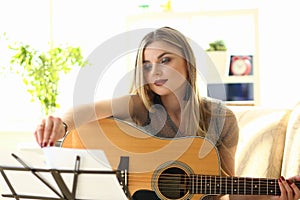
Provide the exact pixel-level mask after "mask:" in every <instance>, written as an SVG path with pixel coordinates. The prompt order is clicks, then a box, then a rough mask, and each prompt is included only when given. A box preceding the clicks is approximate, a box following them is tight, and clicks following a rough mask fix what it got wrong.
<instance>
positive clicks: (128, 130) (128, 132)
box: [61, 118, 300, 200]
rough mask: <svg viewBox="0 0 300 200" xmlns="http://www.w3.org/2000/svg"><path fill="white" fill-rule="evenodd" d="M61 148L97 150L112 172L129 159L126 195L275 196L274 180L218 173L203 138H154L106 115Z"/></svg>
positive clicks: (214, 157)
mask: <svg viewBox="0 0 300 200" xmlns="http://www.w3.org/2000/svg"><path fill="white" fill-rule="evenodd" d="M61 146H62V147H65V148H85V149H87V150H89V149H102V150H104V152H105V154H106V156H107V158H108V160H109V162H110V164H111V166H112V168H113V169H116V170H117V169H118V167H119V166H120V158H124V157H126V158H128V161H129V162H128V163H127V165H128V166H127V168H128V169H126V170H127V172H128V177H127V178H126V184H127V189H128V194H127V195H128V196H131V195H132V194H134V193H135V192H136V191H138V190H153V191H155V193H156V194H157V196H158V197H159V198H160V199H177V200H188V199H192V200H195V199H202V198H204V197H205V196H206V195H218V194H233V195H279V194H280V189H279V185H278V182H277V179H270V178H252V177H227V176H225V177H224V176H221V170H220V158H219V154H218V151H217V149H216V147H215V146H214V145H213V144H212V143H211V142H210V141H208V140H206V139H205V138H202V137H184V138H173V139H166V138H158V137H155V136H153V135H150V134H148V133H146V132H145V131H143V130H142V129H140V128H138V127H137V126H134V125H132V124H130V123H127V122H124V121H121V120H117V119H114V118H109V119H103V120H99V121H95V122H91V123H89V124H86V125H83V126H81V127H79V128H77V129H76V130H73V131H71V132H70V133H69V134H68V135H67V136H66V137H65V139H64V140H63V141H62V145H61ZM296 184H297V186H298V187H299V186H300V183H299V182H296Z"/></svg>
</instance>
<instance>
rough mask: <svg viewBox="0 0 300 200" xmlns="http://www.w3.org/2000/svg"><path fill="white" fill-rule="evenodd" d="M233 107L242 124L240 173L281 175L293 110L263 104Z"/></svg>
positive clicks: (238, 157)
mask: <svg viewBox="0 0 300 200" xmlns="http://www.w3.org/2000/svg"><path fill="white" fill-rule="evenodd" d="M232 110H233V111H234V112H235V114H236V117H237V120H238V123H239V127H240V134H239V142H238V147H237V152H236V175H237V176H248V177H267V178H277V177H279V176H280V173H281V164H282V158H283V149H284V144H285V133H286V127H287V122H288V117H289V110H288V109H275V108H263V107H247V108H243V109H235V108H233V109H232Z"/></svg>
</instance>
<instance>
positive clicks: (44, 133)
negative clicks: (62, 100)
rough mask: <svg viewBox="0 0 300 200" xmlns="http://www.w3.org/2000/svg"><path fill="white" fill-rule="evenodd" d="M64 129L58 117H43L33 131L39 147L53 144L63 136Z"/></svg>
mask: <svg viewBox="0 0 300 200" xmlns="http://www.w3.org/2000/svg"><path fill="white" fill-rule="evenodd" d="M65 133H66V129H65V125H64V123H63V121H62V120H61V118H59V117H53V116H49V117H47V118H44V119H43V120H42V121H41V123H40V124H39V125H38V126H37V128H36V130H35V131H34V136H35V139H36V141H37V143H38V144H39V145H40V146H41V147H47V146H53V145H54V144H55V142H56V141H57V140H59V139H61V138H63V137H64V136H65Z"/></svg>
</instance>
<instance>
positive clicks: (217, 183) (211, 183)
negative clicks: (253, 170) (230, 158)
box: [190, 175, 300, 195]
mask: <svg viewBox="0 0 300 200" xmlns="http://www.w3.org/2000/svg"><path fill="white" fill-rule="evenodd" d="M296 185H297V186H298V187H299V186H300V183H299V182H296ZM190 187H191V188H190V192H191V193H192V194H233V195H280V188H279V185H278V182H277V179H268V178H248V177H220V176H207V175H191V176H190Z"/></svg>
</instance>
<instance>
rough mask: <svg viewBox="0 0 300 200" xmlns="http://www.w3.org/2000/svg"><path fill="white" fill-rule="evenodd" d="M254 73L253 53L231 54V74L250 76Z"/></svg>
mask: <svg viewBox="0 0 300 200" xmlns="http://www.w3.org/2000/svg"><path fill="white" fill-rule="evenodd" d="M248 75H253V56H252V55H231V56H230V66H229V76H248Z"/></svg>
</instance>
